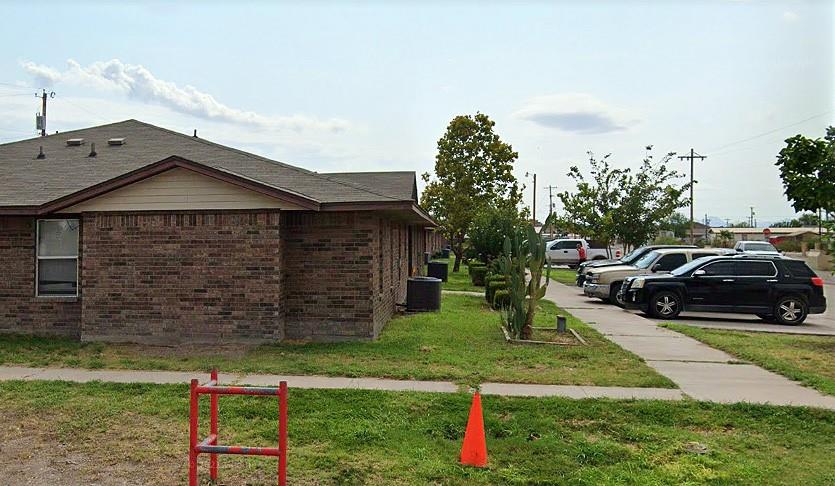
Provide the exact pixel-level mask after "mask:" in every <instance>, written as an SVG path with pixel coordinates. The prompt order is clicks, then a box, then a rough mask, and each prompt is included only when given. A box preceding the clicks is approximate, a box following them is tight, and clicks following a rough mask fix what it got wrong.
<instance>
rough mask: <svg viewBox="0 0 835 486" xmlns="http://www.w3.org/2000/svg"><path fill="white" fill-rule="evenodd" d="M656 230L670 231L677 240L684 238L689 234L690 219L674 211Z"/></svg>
mask: <svg viewBox="0 0 835 486" xmlns="http://www.w3.org/2000/svg"><path fill="white" fill-rule="evenodd" d="M658 229H661V230H667V231H672V232H673V234H674V235H675V236H676V237H677V238H684V237H686V236H687V235H688V233H689V232H690V218H688V217H687V216H685V215H683V214H681V213H679V212H678V211H676V212H674V213H673V214H671V215H670V216H669V217H668V218H667V219H665V220H663V221H662V222H661V224H660V225H659V228H658Z"/></svg>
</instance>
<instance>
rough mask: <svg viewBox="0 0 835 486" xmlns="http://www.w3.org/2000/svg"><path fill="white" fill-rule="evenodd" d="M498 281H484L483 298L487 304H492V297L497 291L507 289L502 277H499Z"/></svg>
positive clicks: (488, 279) (489, 279) (489, 278)
mask: <svg viewBox="0 0 835 486" xmlns="http://www.w3.org/2000/svg"><path fill="white" fill-rule="evenodd" d="M499 277H500V279H499V280H491V278H492V279H495V277H488V278H487V280H486V281H485V285H484V297H485V298H486V299H487V303H488V304H492V303H493V296H494V295H495V293H496V291H497V290H502V289H506V288H507V283H506V282H505V281H504V277H502V276H501V275H499Z"/></svg>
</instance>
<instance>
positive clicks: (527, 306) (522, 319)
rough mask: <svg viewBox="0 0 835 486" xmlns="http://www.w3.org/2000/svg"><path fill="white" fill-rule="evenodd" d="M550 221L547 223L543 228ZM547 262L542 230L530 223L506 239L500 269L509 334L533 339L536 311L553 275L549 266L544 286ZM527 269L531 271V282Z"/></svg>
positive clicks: (499, 261)
mask: <svg viewBox="0 0 835 486" xmlns="http://www.w3.org/2000/svg"><path fill="white" fill-rule="evenodd" d="M552 216H553V215H552ZM549 219H550V217H549ZM549 222H550V221H548V220H546V223H545V224H544V225H543V229H544V228H546V227H547V226H548V223H549ZM545 263H546V260H545V241H544V240H543V239H542V230H540V232H537V231H536V230H535V229H534V228H533V226H532V225H530V224H529V225H527V227H525V228H519V229H518V230H517V231H516V233H515V234H514V235H513V239H511V238H510V237H505V242H504V251H503V254H502V256H501V257H500V258H499V259H498V263H497V268H498V270H499V271H500V272H501V273H502V274H503V275H505V277H506V282H507V291H508V294H509V295H508V305H507V307H506V308H505V309H504V321H505V325H506V327H507V329H508V332H509V333H510V334H511V335H512V336H513V337H514V338H518V339H530V338H531V334H532V333H533V320H534V317H535V316H536V309H537V306H538V304H539V300H540V299H542V298H543V297H544V296H545V291H546V289H547V287H548V277H550V272H551V268H550V266H549V267H547V270H546V279H545V283H544V284H543V283H542V272H543V268H546V267H545ZM526 269H529V270H530V279H529V280H528V278H527V275H526Z"/></svg>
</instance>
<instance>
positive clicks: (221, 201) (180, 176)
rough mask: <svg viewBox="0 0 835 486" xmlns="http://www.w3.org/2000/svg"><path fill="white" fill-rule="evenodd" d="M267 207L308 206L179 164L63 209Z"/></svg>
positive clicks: (82, 210) (135, 209)
mask: <svg viewBox="0 0 835 486" xmlns="http://www.w3.org/2000/svg"><path fill="white" fill-rule="evenodd" d="M267 208H274V209H289V210H298V209H305V208H303V207H302V206H299V205H298V204H295V203H293V202H289V201H287V200H286V199H284V198H278V197H275V196H274V195H267V194H264V193H262V192H256V191H253V190H251V189H248V188H245V187H241V186H240V185H238V184H234V183H231V182H228V181H226V180H222V179H220V178H216V177H212V176H209V175H205V174H202V173H200V172H197V171H194V170H192V169H191V168H189V167H188V166H182V165H180V166H176V165H175V166H173V167H172V168H169V169H167V170H164V171H163V172H160V173H158V174H155V175H151V176H149V177H147V178H145V179H141V180H139V181H137V182H133V183H130V184H128V185H125V186H122V187H119V188H117V189H113V190H112V191H110V192H106V193H104V194H101V195H99V196H95V197H92V198H90V199H87V200H85V201H82V202H80V203H78V204H74V205H72V206H69V207H67V208H65V209H62V210H60V211H59V212H64V213H80V212H84V211H163V210H187V209H198V210H203V209H267Z"/></svg>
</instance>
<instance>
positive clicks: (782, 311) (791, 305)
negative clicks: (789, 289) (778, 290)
mask: <svg viewBox="0 0 835 486" xmlns="http://www.w3.org/2000/svg"><path fill="white" fill-rule="evenodd" d="M808 312H809V308H808V307H807V306H806V302H805V301H804V300H803V299H802V298H800V297H798V296H796V295H788V296H786V297H782V298H780V300H778V301H777V305H775V306H774V318H775V319H777V322H779V323H780V324H785V325H788V326H797V325H798V324H802V323H803V321H805V320H806V315H807V314H808Z"/></svg>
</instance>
